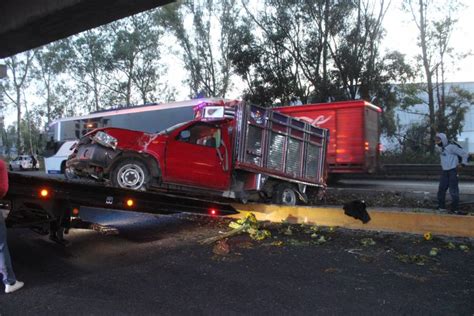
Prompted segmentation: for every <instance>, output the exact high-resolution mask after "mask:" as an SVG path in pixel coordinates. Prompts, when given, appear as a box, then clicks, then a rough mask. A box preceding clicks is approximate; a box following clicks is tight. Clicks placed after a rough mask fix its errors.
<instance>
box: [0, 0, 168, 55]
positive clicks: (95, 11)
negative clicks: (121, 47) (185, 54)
mask: <svg viewBox="0 0 474 316" xmlns="http://www.w3.org/2000/svg"><path fill="white" fill-rule="evenodd" d="M170 2H173V0H1V1H0V58H4V57H8V56H11V55H14V54H17V53H20V52H23V51H26V50H29V49H32V48H35V47H38V46H42V45H45V44H47V43H50V42H53V41H55V40H58V39H61V38H65V37H68V36H70V35H73V34H77V33H80V32H82V31H85V30H87V29H91V28H94V27H97V26H100V25H102V24H106V23H109V22H112V21H114V20H118V19H120V18H123V17H126V16H130V15H133V14H135V13H138V12H141V11H146V10H149V9H152V8H155V7H158V6H162V5H165V4H167V3H170Z"/></svg>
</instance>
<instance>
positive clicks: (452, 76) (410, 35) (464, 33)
mask: <svg viewBox="0 0 474 316" xmlns="http://www.w3.org/2000/svg"><path fill="white" fill-rule="evenodd" d="M433 1H434V2H435V4H438V5H442V4H444V3H446V0H433ZM459 1H460V2H462V3H463V4H464V8H463V10H461V11H460V12H458V15H457V18H458V23H457V24H456V29H455V31H454V32H453V34H452V38H451V46H452V47H453V48H454V50H455V52H457V53H467V52H468V51H471V52H473V53H474V1H472V0H459ZM401 3H402V1H401V0H392V1H391V6H390V9H389V11H388V13H387V15H386V16H385V19H384V28H385V29H386V36H385V38H384V40H383V42H382V49H383V50H384V51H385V50H398V51H400V52H402V53H404V54H405V55H406V57H407V58H408V59H409V60H413V59H414V58H415V56H416V55H417V54H419V52H420V48H419V47H418V45H417V34H418V31H417V29H416V27H415V25H414V23H413V21H412V16H411V14H410V13H408V12H404V11H402V10H401ZM441 13H443V12H441ZM167 55H168V56H167V64H168V73H169V74H172V76H169V79H168V80H169V81H172V82H170V84H173V85H174V86H175V87H176V90H177V95H176V100H177V101H180V100H185V99H188V94H189V89H188V88H187V86H186V85H185V84H183V83H182V81H183V80H184V79H185V78H186V76H187V73H186V72H185V71H184V64H183V62H182V61H181V60H180V58H179V52H178V51H177V50H176V49H173V51H172V52H171V53H169V54H167ZM456 64H457V67H452V68H451V69H450V71H449V73H448V74H447V81H448V82H474V56H469V57H468V58H465V59H464V60H462V61H457V62H456ZM234 79H236V82H237V83H236V84H235V86H234V88H233V89H231V91H230V92H229V93H228V95H227V96H226V97H227V98H232V99H237V98H240V97H241V93H242V90H243V85H242V84H241V83H239V81H238V78H237V77H234ZM32 97H33V99H34V96H32ZM30 101H31V100H30ZM33 102H35V101H33ZM5 114H6V115H5V119H6V123H7V125H8V124H12V123H13V122H14V121H15V120H16V118H15V113H14V111H10V110H9V111H7V113H5Z"/></svg>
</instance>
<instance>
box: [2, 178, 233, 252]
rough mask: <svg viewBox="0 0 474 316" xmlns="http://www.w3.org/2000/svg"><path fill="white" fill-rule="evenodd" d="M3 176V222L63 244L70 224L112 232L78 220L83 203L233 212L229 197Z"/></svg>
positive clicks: (139, 209)
mask: <svg viewBox="0 0 474 316" xmlns="http://www.w3.org/2000/svg"><path fill="white" fill-rule="evenodd" d="M8 178H9V190H8V193H7V195H6V196H5V197H4V198H3V199H2V200H1V201H0V208H2V209H6V210H8V211H9V213H8V217H7V218H6V224H7V226H8V227H17V228H21V227H23V228H31V229H33V230H34V231H36V232H38V233H40V234H44V235H46V234H49V236H50V239H51V240H53V241H55V242H57V243H60V244H67V241H66V240H65V239H64V234H67V233H68V232H69V229H71V228H83V229H93V230H96V231H99V232H101V233H105V234H107V233H113V232H114V230H115V229H114V228H113V227H108V226H103V225H100V224H97V223H90V222H86V221H83V220H81V218H80V216H79V215H80V211H81V208H84V207H92V208H99V209H112V210H119V211H127V212H140V213H149V214H173V213H179V212H188V213H199V214H208V215H211V216H219V215H230V214H236V213H237V211H236V210H235V209H234V208H233V207H232V206H231V205H230V204H229V203H225V202H215V201H208V200H206V199H200V198H192V197H186V196H183V195H179V196H178V195H174V194H172V193H163V192H156V191H150V192H144V191H133V190H129V189H122V188H115V187H110V186H104V185H101V184H98V183H93V182H79V181H75V180H66V179H61V178H50V177H39V176H32V175H25V174H20V173H15V172H10V173H9V176H8ZM0 216H1V214H0Z"/></svg>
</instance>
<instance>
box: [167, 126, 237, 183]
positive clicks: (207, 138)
mask: <svg viewBox="0 0 474 316" xmlns="http://www.w3.org/2000/svg"><path fill="white" fill-rule="evenodd" d="M222 130H225V132H223V131H222ZM230 153H231V148H230V141H229V135H228V133H227V130H226V129H222V128H221V126H220V125H216V124H212V123H206V122H197V123H195V124H193V125H190V126H188V127H187V128H185V129H183V130H181V131H179V132H178V134H177V135H174V137H172V138H171V139H170V140H169V141H168V143H167V146H166V154H165V157H166V158H165V173H164V175H163V180H164V181H165V182H169V183H178V184H185V185H191V186H196V187H202V188H209V189H216V190H227V189H229V186H230V174H231V172H230Z"/></svg>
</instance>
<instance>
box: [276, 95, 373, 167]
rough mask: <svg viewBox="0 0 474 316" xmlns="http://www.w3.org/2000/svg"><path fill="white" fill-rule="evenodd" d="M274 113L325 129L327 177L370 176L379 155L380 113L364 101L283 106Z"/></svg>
mask: <svg viewBox="0 0 474 316" xmlns="http://www.w3.org/2000/svg"><path fill="white" fill-rule="evenodd" d="M274 110H276V111H279V112H281V113H285V114H287V115H290V116H294V117H297V118H299V119H301V120H305V121H307V122H309V123H311V124H313V125H317V126H319V127H323V128H327V129H329V135H330V136H329V138H330V141H329V144H328V154H327V162H328V164H329V173H333V174H335V173H337V174H342V173H372V172H375V170H376V169H377V163H378V158H379V152H380V142H379V139H380V115H381V113H382V109H380V108H379V107H377V106H375V105H373V104H371V103H369V102H366V101H364V100H354V101H341V102H331V103H317V104H306V105H299V106H285V107H278V108H274Z"/></svg>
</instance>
